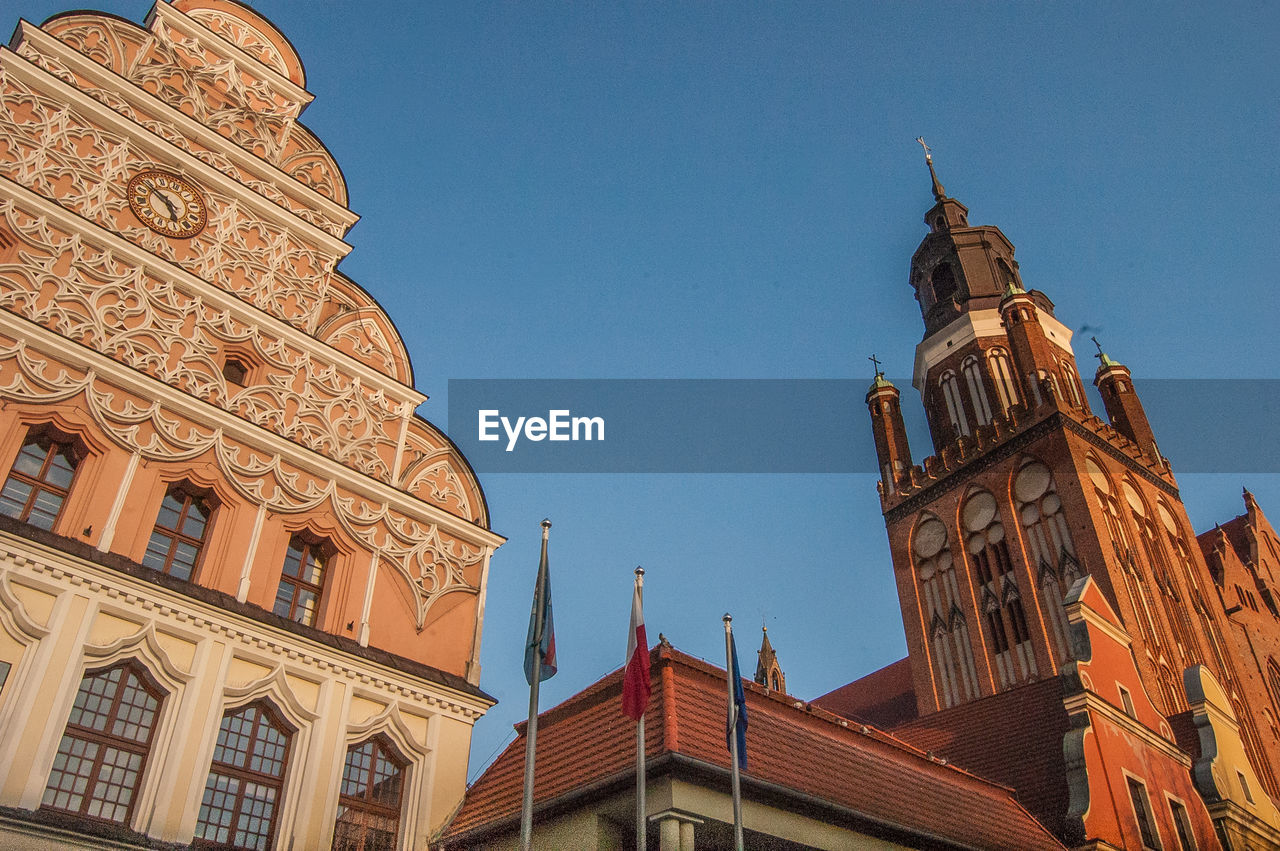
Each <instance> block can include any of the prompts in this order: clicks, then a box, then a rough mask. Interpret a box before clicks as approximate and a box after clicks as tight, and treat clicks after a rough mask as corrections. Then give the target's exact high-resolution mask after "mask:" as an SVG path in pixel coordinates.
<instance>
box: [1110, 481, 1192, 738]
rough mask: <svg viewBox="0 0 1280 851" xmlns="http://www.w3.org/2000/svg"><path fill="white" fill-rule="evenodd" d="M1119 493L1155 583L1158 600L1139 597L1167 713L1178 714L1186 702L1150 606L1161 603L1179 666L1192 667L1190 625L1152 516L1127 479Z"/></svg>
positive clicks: (1146, 595)
mask: <svg viewBox="0 0 1280 851" xmlns="http://www.w3.org/2000/svg"><path fill="white" fill-rule="evenodd" d="M1121 490H1123V491H1124V496H1125V501H1126V502H1127V503H1128V505H1129V513H1130V516H1131V517H1132V518H1133V522H1134V525H1135V526H1136V527H1137V532H1138V535H1137V537H1138V542H1139V546H1140V548H1141V556H1142V558H1143V559H1144V560H1145V561H1146V564H1147V572H1148V574H1149V575H1150V577H1151V579H1152V581H1154V583H1155V585H1156V588H1158V589H1159V595H1158V596H1157V594H1156V593H1155V591H1156V589H1149V590H1150V591H1151V593H1147V594H1142V595H1140V600H1141V602H1142V605H1143V609H1144V611H1145V612H1146V617H1147V619H1148V620H1150V621H1151V625H1152V630H1153V631H1154V633H1155V635H1156V639H1157V642H1158V646H1159V647H1160V648H1161V653H1160V656H1161V659H1162V664H1161V665H1160V668H1159V671H1160V678H1161V680H1162V682H1161V684H1160V690H1161V691H1162V692H1163V693H1165V695H1166V697H1165V703H1166V710H1167V711H1168V712H1171V713H1172V712H1177V711H1180V710H1182V709H1184V708H1186V706H1185V704H1186V701H1185V700H1183V697H1182V688H1181V685H1180V683H1178V682H1177V680H1176V679H1175V677H1174V676H1173V674H1172V671H1171V670H1170V667H1169V663H1168V661H1167V660H1165V656H1166V653H1165V652H1164V651H1163V648H1164V644H1165V642H1164V641H1163V640H1162V636H1161V632H1160V630H1159V619H1158V618H1157V617H1156V616H1155V614H1154V613H1153V612H1152V611H1151V603H1154V602H1155V601H1156V600H1160V601H1162V604H1163V607H1164V610H1165V614H1166V616H1167V617H1168V620H1169V623H1170V626H1171V627H1172V630H1173V638H1174V641H1175V643H1176V645H1177V650H1178V655H1179V656H1180V657H1181V661H1182V666H1186V665H1189V664H1192V662H1193V661H1194V656H1193V655H1192V654H1191V648H1193V647H1194V646H1195V644H1194V639H1193V638H1192V637H1191V635H1190V631H1189V624H1186V623H1185V616H1186V612H1185V610H1184V609H1183V606H1182V605H1181V601H1180V600H1179V595H1178V591H1177V587H1176V586H1175V585H1174V582H1173V578H1172V577H1171V576H1170V575H1169V562H1168V559H1167V558H1166V557H1165V552H1164V548H1163V547H1162V546H1161V544H1160V540H1159V535H1158V530H1157V529H1156V525H1155V520H1154V518H1152V516H1151V511H1150V510H1149V509H1148V508H1147V503H1146V500H1144V499H1143V498H1142V495H1141V494H1140V493H1139V492H1138V489H1137V488H1136V487H1135V486H1134V485H1133V483H1132V482H1130V481H1129V480H1128V479H1127V478H1126V479H1125V480H1124V481H1122V482H1121ZM1172 650H1173V648H1169V651H1170V652H1169V653H1168V654H1167V655H1169V656H1172V655H1173V653H1172Z"/></svg>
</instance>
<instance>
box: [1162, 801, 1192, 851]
mask: <svg viewBox="0 0 1280 851" xmlns="http://www.w3.org/2000/svg"><path fill="white" fill-rule="evenodd" d="M1164 797H1165V800H1166V801H1167V802H1168V804H1169V818H1171V819H1172V820H1173V835H1174V836H1175V837H1176V838H1177V840H1178V848H1179V849H1180V851H1199V846H1197V845H1196V831H1195V828H1194V827H1192V825H1191V813H1190V812H1189V811H1188V810H1187V805H1186V802H1184V801H1183V800H1182V799H1180V798H1175V797H1173V796H1172V795H1170V794H1169V793H1168V792H1166V793H1165V796H1164Z"/></svg>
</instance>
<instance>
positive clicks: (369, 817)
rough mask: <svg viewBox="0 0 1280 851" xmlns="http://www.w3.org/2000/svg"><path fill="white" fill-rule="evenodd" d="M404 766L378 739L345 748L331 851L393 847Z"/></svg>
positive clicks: (357, 850) (398, 821)
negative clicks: (345, 757)
mask: <svg viewBox="0 0 1280 851" xmlns="http://www.w3.org/2000/svg"><path fill="white" fill-rule="evenodd" d="M405 765H406V761H405V760H404V759H403V758H402V757H400V755H399V754H397V753H396V752H395V751H394V750H393V749H392V748H391V746H390V744H389V743H388V742H387V741H386V740H385V739H383V738H381V737H376V738H373V739H370V740H369V741H367V742H362V743H361V744H358V745H352V746H351V747H349V748H347V762H346V765H345V766H344V767H343V769H342V792H341V796H340V798H339V801H338V819H337V821H336V822H335V823H334V826H333V851H383V849H386V851H391V849H394V848H395V847H396V838H397V835H398V833H399V829H400V802H401V798H402V796H403V792H404V769H405Z"/></svg>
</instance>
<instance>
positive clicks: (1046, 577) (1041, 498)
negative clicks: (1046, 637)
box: [1013, 461, 1083, 662]
mask: <svg viewBox="0 0 1280 851" xmlns="http://www.w3.org/2000/svg"><path fill="white" fill-rule="evenodd" d="M1013 496H1014V500H1015V501H1016V503H1017V506H1018V519H1019V520H1020V521H1021V523H1022V534H1023V537H1024V539H1025V541H1026V547H1027V554H1028V557H1029V558H1030V559H1031V566H1032V569H1033V570H1034V571H1035V573H1036V584H1037V586H1039V588H1040V597H1041V599H1042V600H1044V609H1045V619H1046V620H1048V622H1049V625H1050V627H1051V630H1052V633H1053V640H1054V644H1055V645H1056V646H1057V650H1058V659H1059V660H1060V661H1063V662H1066V661H1067V660H1069V659H1070V657H1071V641H1070V639H1069V632H1068V630H1067V612H1066V609H1065V608H1064V607H1063V600H1064V599H1065V598H1066V594H1067V591H1068V590H1070V588H1071V586H1072V585H1073V584H1074V583H1075V581H1076V580H1077V579H1079V578H1080V577H1081V576H1082V575H1083V571H1082V570H1081V568H1080V562H1079V561H1078V560H1077V558H1076V548H1075V544H1074V543H1073V542H1072V540H1071V530H1070V529H1069V528H1068V527H1067V518H1066V515H1064V514H1063V512H1062V499H1061V497H1059V496H1058V488H1057V486H1056V485H1055V484H1054V481H1053V473H1052V471H1050V469H1049V468H1048V467H1047V466H1046V465H1045V464H1043V463H1042V462H1040V461H1028V462H1027V463H1026V464H1024V465H1023V466H1022V469H1020V470H1018V473H1017V475H1015V476H1014V479H1013Z"/></svg>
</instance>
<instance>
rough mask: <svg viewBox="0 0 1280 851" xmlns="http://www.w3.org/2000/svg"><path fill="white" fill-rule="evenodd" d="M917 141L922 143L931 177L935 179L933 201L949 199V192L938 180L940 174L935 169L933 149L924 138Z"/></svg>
mask: <svg viewBox="0 0 1280 851" xmlns="http://www.w3.org/2000/svg"><path fill="white" fill-rule="evenodd" d="M916 141H917V142H919V143H920V147H922V148H924V161H925V164H926V165H927V166H929V177H931V178H932V179H933V200H935V201H941V200H942V199H943V198H946V197H947V190H946V189H945V188H944V187H943V186H942V182H941V181H939V180H938V173H937V172H936V171H934V169H933V149H932V148H930V147H929V146H928V145H926V144H925V142H924V137H923V136H917V137H916Z"/></svg>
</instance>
